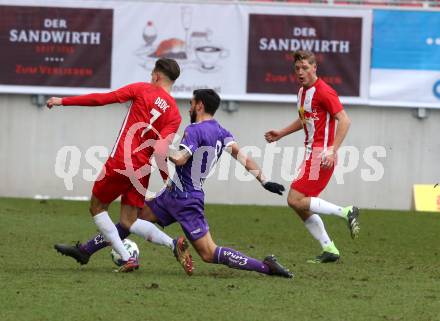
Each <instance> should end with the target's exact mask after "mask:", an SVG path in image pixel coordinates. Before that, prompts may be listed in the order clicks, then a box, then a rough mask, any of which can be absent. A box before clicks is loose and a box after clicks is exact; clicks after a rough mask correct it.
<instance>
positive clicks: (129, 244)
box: [110, 239, 139, 266]
mask: <svg viewBox="0 0 440 321" xmlns="http://www.w3.org/2000/svg"><path fill="white" fill-rule="evenodd" d="M122 243H124V246H125V248H126V250H127V251H128V253H129V254H130V257H135V258H139V248H138V246H137V244H136V243H135V242H133V241H132V240H129V239H124V240H122ZM110 255H111V257H112V261H113V263H115V264H116V265H117V266H121V265H122V264H123V261H122V258H121V256H120V255H119V254H118V252H116V251H115V250H113V249H112V251H111V252H110Z"/></svg>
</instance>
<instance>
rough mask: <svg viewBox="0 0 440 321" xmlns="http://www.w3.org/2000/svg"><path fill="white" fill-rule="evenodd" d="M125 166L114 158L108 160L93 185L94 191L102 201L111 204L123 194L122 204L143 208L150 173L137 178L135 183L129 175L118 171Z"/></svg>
mask: <svg viewBox="0 0 440 321" xmlns="http://www.w3.org/2000/svg"><path fill="white" fill-rule="evenodd" d="M124 167H125V166H124V165H122V166H121V164H119V163H117V162H116V161H114V160H113V159H109V160H107V162H106V163H105V165H104V168H103V169H102V171H101V174H99V177H98V179H97V180H96V181H95V184H94V185H93V191H92V193H93V195H94V196H95V197H96V198H97V199H99V200H100V201H101V202H102V203H106V204H109V203H111V202H113V201H114V200H115V199H117V198H118V197H119V196H122V198H121V203H122V204H126V205H131V206H135V207H139V208H143V207H144V201H145V191H146V189H147V188H148V182H149V180H150V175H146V176H144V177H142V178H140V179H137V180H136V182H135V183H134V184H133V183H132V181H131V180H130V178H129V177H128V176H127V175H124V174H121V173H119V172H118V171H117V169H123V168H124ZM134 180H135V179H134V178H133V181H134Z"/></svg>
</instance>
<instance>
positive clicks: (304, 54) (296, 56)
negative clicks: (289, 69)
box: [293, 50, 316, 65]
mask: <svg viewBox="0 0 440 321" xmlns="http://www.w3.org/2000/svg"><path fill="white" fill-rule="evenodd" d="M301 60H307V61H308V62H309V64H311V65H313V64H315V65H316V57H315V54H314V53H313V52H311V51H308V50H297V51H295V52H294V53H293V62H294V63H296V62H297V61H301Z"/></svg>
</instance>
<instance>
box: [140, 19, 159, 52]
mask: <svg viewBox="0 0 440 321" xmlns="http://www.w3.org/2000/svg"><path fill="white" fill-rule="evenodd" d="M142 37H143V38H144V41H145V45H146V46H147V47H150V46H151V45H152V44H153V42H154V40H156V38H157V30H156V27H155V26H154V24H153V22H152V21H148V22H147V25H146V26H145V28H144V32H143V34H142Z"/></svg>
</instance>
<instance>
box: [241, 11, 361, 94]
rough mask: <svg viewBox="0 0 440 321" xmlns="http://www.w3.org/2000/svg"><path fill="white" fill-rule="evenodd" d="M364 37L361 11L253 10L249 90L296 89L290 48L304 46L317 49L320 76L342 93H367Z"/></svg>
mask: <svg viewBox="0 0 440 321" xmlns="http://www.w3.org/2000/svg"><path fill="white" fill-rule="evenodd" d="M362 39H363V17H344V16H343V17H341V16H312V15H273V14H251V15H250V17H249V50H248V70H247V86H246V91H247V93H252V94H280V95H287V94H292V93H296V92H297V91H298V89H299V85H298V83H297V81H296V78H295V74H294V65H293V54H292V53H293V52H294V51H295V50H299V49H301V50H310V51H312V52H314V53H315V55H316V58H317V63H318V76H319V77H321V78H322V79H323V80H325V81H326V82H327V83H328V84H329V85H331V86H332V87H333V88H334V89H335V90H336V91H337V92H338V94H339V95H340V96H343V97H351V98H355V99H356V98H357V99H360V98H364V99H366V98H367V97H366V94H367V92H366V85H367V82H366V79H365V76H364V75H362V71H363V70H362V69H364V70H365V69H366V67H365V66H362V61H363V57H362V55H363V54H365V52H366V50H365V48H364V49H363V48H362V47H363V44H364V43H365V42H364V43H363V41H362ZM365 46H367V47H369V46H368V45H365ZM364 60H366V59H365V57H364ZM362 67H363V68H362Z"/></svg>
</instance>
